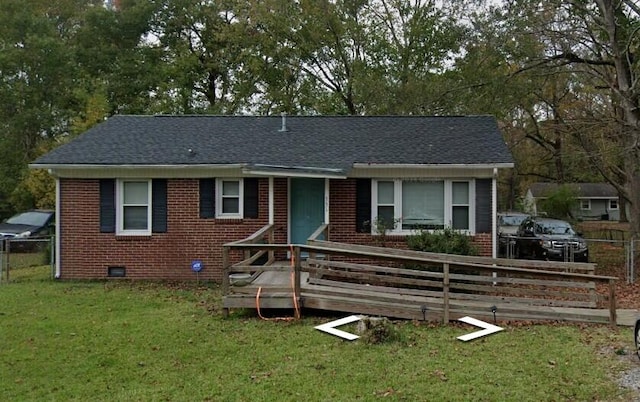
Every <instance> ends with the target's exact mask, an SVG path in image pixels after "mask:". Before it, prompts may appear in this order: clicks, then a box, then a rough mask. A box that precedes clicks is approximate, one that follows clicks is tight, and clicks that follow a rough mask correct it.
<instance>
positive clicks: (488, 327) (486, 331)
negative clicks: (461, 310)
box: [457, 317, 504, 342]
mask: <svg viewBox="0 0 640 402" xmlns="http://www.w3.org/2000/svg"><path fill="white" fill-rule="evenodd" d="M458 321H462V322H466V323H467V324H471V325H475V326H476V327H480V328H483V329H482V330H481V331H476V332H472V333H470V334H467V335H462V336H459V337H458V338H457V339H460V340H461V341H464V342H466V341H470V340H472V339H476V338H480V337H481V336H485V335H491V334H493V333H496V332H500V331H502V330H503V329H504V328H501V327H498V326H496V325H493V324H489V323H488V322H484V321H480V320H476V319H475V318H471V317H462V318H459V319H458Z"/></svg>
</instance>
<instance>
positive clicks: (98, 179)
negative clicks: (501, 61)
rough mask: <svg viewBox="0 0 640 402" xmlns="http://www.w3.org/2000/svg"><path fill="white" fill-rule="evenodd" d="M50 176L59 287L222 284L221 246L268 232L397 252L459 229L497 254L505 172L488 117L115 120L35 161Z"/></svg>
mask: <svg viewBox="0 0 640 402" xmlns="http://www.w3.org/2000/svg"><path fill="white" fill-rule="evenodd" d="M30 167H31V168H41V169H48V170H49V171H50V172H51V173H52V174H53V176H54V177H55V178H56V189H57V190H56V191H57V194H56V196H57V206H56V222H57V232H56V236H57V253H56V256H57V257H56V267H57V268H56V277H58V278H61V279H72V278H91V279H99V278H108V277H112V276H125V277H127V278H134V279H177V280H183V279H195V275H194V271H193V269H192V268H193V266H192V264H193V263H194V262H199V263H201V266H202V270H201V271H200V272H199V274H198V275H199V278H200V279H204V280H208V279H210V280H219V279H220V278H221V272H222V271H221V265H222V264H221V259H222V245H223V244H224V243H227V242H230V241H234V240H239V239H243V238H246V237H248V236H250V235H251V234H252V233H254V232H256V231H257V230H259V229H260V228H262V227H263V226H265V225H267V224H274V225H275V233H276V234H275V238H276V242H278V243H304V242H305V240H306V238H307V237H308V236H309V234H311V233H312V232H313V231H314V230H315V229H316V228H317V227H318V226H319V225H321V224H323V223H329V225H330V230H329V237H330V239H331V240H333V241H339V242H352V243H360V244H374V242H375V240H376V234H377V232H376V227H378V228H379V226H376V225H375V224H372V222H386V223H387V224H388V225H387V228H388V230H389V231H388V235H389V236H391V238H393V239H395V243H396V244H397V245H398V246H400V247H402V245H403V244H404V236H406V234H408V233H411V232H412V231H415V230H416V229H419V228H420V229H438V228H444V227H452V228H454V229H458V230H462V231H463V232H465V233H467V234H469V235H470V236H472V238H473V239H474V242H475V243H476V244H477V245H479V246H480V249H481V252H482V254H483V255H489V256H491V255H494V256H495V244H494V243H495V242H494V237H495V236H494V234H495V225H496V222H495V216H496V196H495V194H496V177H497V171H498V169H504V168H511V167H513V159H512V156H511V154H510V153H509V151H508V149H507V147H506V145H505V143H504V141H503V139H502V135H501V133H500V131H499V129H498V127H497V124H496V121H495V119H494V118H493V117H489V116H459V117H421V116H415V117H399V116H382V117H368V116H305V117H301V116H300V117H299V116H295V117H294V116H289V117H286V116H282V117H280V116H278V117H273V116H269V117H258V116H206V115H202V116H175V115H172V116H164V115H163V116H114V117H111V118H109V119H108V120H106V121H104V122H102V123H100V124H98V125H96V126H95V127H93V128H91V129H90V130H88V131H87V132H85V133H84V134H82V135H80V136H79V137H77V138H75V139H73V140H72V141H70V142H69V143H66V144H64V145H61V146H60V147H58V148H56V149H54V150H53V151H51V152H49V153H47V154H46V155H44V156H42V157H40V158H38V159H37V160H35V161H34V162H33V163H32V164H31V165H30Z"/></svg>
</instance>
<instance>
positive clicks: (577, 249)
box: [516, 216, 589, 262]
mask: <svg viewBox="0 0 640 402" xmlns="http://www.w3.org/2000/svg"><path fill="white" fill-rule="evenodd" d="M516 257H517V258H532V259H538V260H559V261H574V262H588V261H589V250H588V248H587V242H586V241H585V240H584V239H583V238H582V237H581V236H580V234H578V233H576V231H575V230H573V227H572V226H571V224H570V223H569V222H565V221H563V220H559V219H552V218H544V217H534V216H530V217H528V218H526V219H525V220H524V221H522V223H521V224H520V227H518V232H517V233H516Z"/></svg>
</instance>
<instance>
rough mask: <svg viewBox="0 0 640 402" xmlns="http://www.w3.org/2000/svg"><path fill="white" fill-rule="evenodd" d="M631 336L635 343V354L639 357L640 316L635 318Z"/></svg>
mask: <svg viewBox="0 0 640 402" xmlns="http://www.w3.org/2000/svg"><path fill="white" fill-rule="evenodd" d="M633 337H634V338H635V339H634V340H635V343H636V354H637V355H638V357H640V318H638V319H637V320H636V327H635V330H634V331H633Z"/></svg>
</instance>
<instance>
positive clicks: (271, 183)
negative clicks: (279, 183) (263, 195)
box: [269, 176, 275, 225]
mask: <svg viewBox="0 0 640 402" xmlns="http://www.w3.org/2000/svg"><path fill="white" fill-rule="evenodd" d="M273 192H274V189H273V176H269V224H270V225H273V222H274V221H275V218H274V210H275V208H274V205H273V200H274V195H273Z"/></svg>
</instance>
